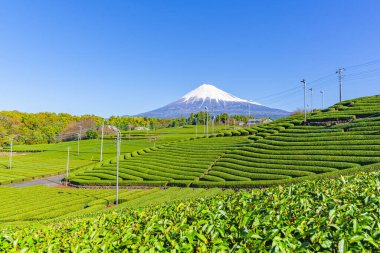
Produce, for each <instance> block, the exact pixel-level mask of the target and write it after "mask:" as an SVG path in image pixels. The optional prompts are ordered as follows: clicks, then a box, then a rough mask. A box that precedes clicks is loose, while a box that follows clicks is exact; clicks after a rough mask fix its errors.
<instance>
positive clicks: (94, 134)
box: [86, 129, 99, 139]
mask: <svg viewBox="0 0 380 253" xmlns="http://www.w3.org/2000/svg"><path fill="white" fill-rule="evenodd" d="M98 136H99V135H98V133H97V132H96V131H94V130H92V129H89V130H87V131H86V137H87V138H88V139H96V138H98Z"/></svg>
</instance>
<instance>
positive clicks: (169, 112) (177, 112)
mask: <svg viewBox="0 0 380 253" xmlns="http://www.w3.org/2000/svg"><path fill="white" fill-rule="evenodd" d="M206 107H207V109H208V111H209V112H210V114H211V115H217V114H222V113H228V114H229V115H248V114H250V115H251V116H254V117H255V118H263V117H270V118H280V117H285V116H288V115H289V112H287V111H284V110H281V109H275V108H269V107H266V106H263V105H261V104H259V103H256V102H252V101H249V100H245V99H241V98H238V97H236V96H234V95H232V94H230V93H227V92H225V91H223V90H221V89H218V88H216V87H215V86H213V85H210V84H202V85H201V86H199V87H198V88H196V89H194V90H192V91H190V92H189V93H187V94H185V95H184V96H183V97H182V98H180V99H179V100H177V101H175V102H173V103H170V104H168V105H166V106H164V107H161V108H158V109H156V110H153V111H149V112H145V113H141V114H138V115H136V116H142V117H145V116H146V117H156V118H177V117H181V116H184V117H188V116H189V115H190V114H191V113H197V112H199V111H205V110H206Z"/></svg>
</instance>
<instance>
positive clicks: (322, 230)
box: [0, 172, 380, 252]
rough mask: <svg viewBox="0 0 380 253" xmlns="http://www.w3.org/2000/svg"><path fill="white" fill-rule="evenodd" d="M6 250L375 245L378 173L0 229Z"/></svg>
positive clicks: (354, 248)
mask: <svg viewBox="0 0 380 253" xmlns="http://www.w3.org/2000/svg"><path fill="white" fill-rule="evenodd" d="M0 249H1V250H3V251H6V252H12V251H14V252H18V251H22V252H28V251H29V252H35V251H42V252H69V251H72V252H121V251H128V252H129V251H132V252H133V251H138V252H169V251H171V252H231V251H232V252H348V251H351V252H363V251H372V252H377V251H380V172H372V173H361V174H357V175H354V176H348V177H340V178H337V179H329V178H324V179H320V180H315V181H306V182H304V183H300V184H296V185H288V186H277V187H273V188H268V189H264V190H253V191H238V192H233V193H226V194H223V195H218V196H216V197H212V198H208V199H194V200H190V201H187V202H183V201H180V202H174V203H171V204H167V205H161V206H158V207H147V208H143V209H123V210H120V211H117V212H112V213H108V214H102V215H93V216H92V217H91V216H90V217H83V218H77V219H74V220H62V221H61V222H59V223H57V224H53V225H48V226H40V227H37V226H32V227H27V228H24V229H20V230H16V229H13V230H4V231H2V232H0Z"/></svg>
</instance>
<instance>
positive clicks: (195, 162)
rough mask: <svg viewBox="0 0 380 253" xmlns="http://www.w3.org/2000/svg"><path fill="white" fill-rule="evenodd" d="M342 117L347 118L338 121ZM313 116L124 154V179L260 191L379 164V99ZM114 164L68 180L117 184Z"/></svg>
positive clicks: (345, 104)
mask: <svg viewBox="0 0 380 253" xmlns="http://www.w3.org/2000/svg"><path fill="white" fill-rule="evenodd" d="M342 113H344V115H345V116H347V115H348V116H349V117H348V118H347V117H346V118H342V117H340V115H342ZM332 115H334V116H332ZM308 116H309V118H311V120H309V121H307V122H305V123H302V121H301V119H302V117H301V115H300V116H293V117H289V118H286V119H281V120H278V121H275V122H272V123H269V124H265V125H260V126H254V127H251V128H247V129H237V130H228V131H221V132H220V133H219V134H218V135H217V137H215V136H212V137H214V138H201V139H193V138H191V139H186V140H183V141H182V142H173V143H170V144H168V145H162V146H158V147H157V148H147V149H143V150H139V151H137V152H133V153H130V154H125V155H123V156H122V157H121V159H122V161H121V165H120V167H121V168H120V177H119V181H120V183H121V184H122V185H169V186H171V185H177V186H194V187H256V186H268V185H272V184H278V183H286V182H297V181H300V180H301V181H302V180H305V179H307V178H313V177H315V176H318V175H325V176H328V175H334V174H337V173H345V172H351V171H355V170H361V169H366V168H367V167H373V166H378V164H379V163H380V155H379V154H380V134H379V133H380V96H373V97H366V98H362V99H355V100H352V101H344V102H342V103H339V104H337V105H335V106H333V107H331V108H329V109H327V110H324V111H316V112H313V113H312V114H310V115H308ZM335 116H337V117H335ZM334 117H335V118H334ZM313 124H314V125H315V126H314V125H313ZM114 162H115V161H114V160H113V161H112V160H109V161H106V162H105V163H103V164H97V165H96V166H95V167H94V168H90V169H83V170H80V171H78V172H77V173H75V174H74V175H73V176H72V177H71V178H70V181H71V183H73V184H81V185H94V184H95V185H114V184H115V182H116V170H115V164H114Z"/></svg>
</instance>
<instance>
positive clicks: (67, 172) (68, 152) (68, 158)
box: [66, 147, 70, 186]
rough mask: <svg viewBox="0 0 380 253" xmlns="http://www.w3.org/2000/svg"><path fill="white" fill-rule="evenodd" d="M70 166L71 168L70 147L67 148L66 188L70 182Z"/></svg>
mask: <svg viewBox="0 0 380 253" xmlns="http://www.w3.org/2000/svg"><path fill="white" fill-rule="evenodd" d="M69 166H70V147H68V148H67V163H66V186H67V184H68V181H69Z"/></svg>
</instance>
